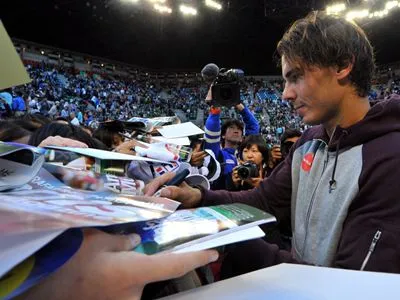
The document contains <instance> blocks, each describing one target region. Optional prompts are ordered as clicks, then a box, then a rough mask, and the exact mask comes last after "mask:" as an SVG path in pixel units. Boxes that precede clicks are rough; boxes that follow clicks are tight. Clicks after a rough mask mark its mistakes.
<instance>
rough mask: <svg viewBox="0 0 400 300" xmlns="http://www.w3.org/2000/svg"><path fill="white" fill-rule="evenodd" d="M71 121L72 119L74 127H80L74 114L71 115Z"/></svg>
mask: <svg viewBox="0 0 400 300" xmlns="http://www.w3.org/2000/svg"><path fill="white" fill-rule="evenodd" d="M69 119H70V122H71V124H72V125H74V126H79V125H80V124H79V121H78V119H77V117H76V116H75V113H74V112H71V113H70V114H69Z"/></svg>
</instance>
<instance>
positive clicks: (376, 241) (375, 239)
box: [360, 230, 382, 271]
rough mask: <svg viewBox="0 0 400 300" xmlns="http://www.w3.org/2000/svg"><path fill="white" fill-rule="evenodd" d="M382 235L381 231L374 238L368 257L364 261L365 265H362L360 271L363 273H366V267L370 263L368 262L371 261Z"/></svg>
mask: <svg viewBox="0 0 400 300" xmlns="http://www.w3.org/2000/svg"><path fill="white" fill-rule="evenodd" d="M381 235H382V231H380V230H378V231H377V232H376V233H375V235H374V238H373V239H372V242H371V245H370V246H369V250H368V253H367V256H365V258H364V261H363V263H362V265H361V269H360V270H361V271H364V269H365V266H366V265H367V263H368V261H369V259H370V257H371V254H372V253H373V252H374V250H375V246H376V244H377V243H378V241H379V239H380V238H381Z"/></svg>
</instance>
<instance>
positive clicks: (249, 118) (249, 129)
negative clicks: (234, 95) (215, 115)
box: [240, 107, 260, 135]
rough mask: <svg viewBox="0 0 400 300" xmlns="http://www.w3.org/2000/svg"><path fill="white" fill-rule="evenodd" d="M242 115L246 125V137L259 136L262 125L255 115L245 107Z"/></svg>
mask: <svg viewBox="0 0 400 300" xmlns="http://www.w3.org/2000/svg"><path fill="white" fill-rule="evenodd" d="M240 115H241V116H242V118H243V122H244V124H245V126H246V127H245V130H246V132H245V135H252V134H259V133H260V125H259V124H258V121H257V120H256V118H255V117H254V115H253V114H252V113H251V112H250V110H249V109H248V108H247V107H245V108H244V109H243V110H242V111H241V112H240Z"/></svg>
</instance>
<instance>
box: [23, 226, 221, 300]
mask: <svg viewBox="0 0 400 300" xmlns="http://www.w3.org/2000/svg"><path fill="white" fill-rule="evenodd" d="M139 243H140V237H139V236H138V235H130V236H119V235H110V234H107V233H104V232H101V231H98V230H94V229H86V230H84V241H83V244H82V246H81V248H80V249H79V251H78V252H77V253H76V254H75V255H74V256H73V257H72V258H71V259H70V260H69V261H68V262H67V263H66V264H65V265H64V266H62V267H61V268H60V269H59V270H58V271H56V272H55V273H54V274H52V275H50V276H49V277H48V278H47V279H45V280H44V281H43V282H42V283H40V284H39V285H37V286H35V287H33V288H32V289H30V290H29V291H28V292H26V293H25V294H23V295H22V296H20V297H19V298H18V299H34V300H36V299H58V300H64V299H65V300H67V299H68V300H69V299H75V300H78V299H98V300H101V299H122V300H124V299H132V300H133V299H140V297H141V294H142V291H143V288H144V286H145V285H146V284H148V283H150V282H155V281H162V280H167V279H172V278H178V277H181V276H183V275H185V274H186V273H188V272H189V271H191V270H193V269H196V268H198V267H200V266H203V265H206V264H208V263H210V262H213V261H215V260H217V259H218V253H217V252H216V251H214V250H208V251H200V252H191V253H184V254H171V253H169V254H156V255H151V256H148V255H144V254H139V253H136V252H133V251H132V249H133V248H134V247H136V246H137V245H139Z"/></svg>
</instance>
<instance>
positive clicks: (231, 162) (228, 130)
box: [204, 89, 260, 190]
mask: <svg viewBox="0 0 400 300" xmlns="http://www.w3.org/2000/svg"><path fill="white" fill-rule="evenodd" d="M211 101H212V93H211V89H210V90H209V92H208V95H207V98H206V102H211ZM235 108H236V110H237V111H238V112H239V114H240V115H241V116H242V119H243V121H244V125H243V123H242V122H241V121H239V120H235V119H229V120H227V121H225V122H224V124H223V125H222V127H221V120H220V114H221V109H220V108H219V107H216V106H213V105H212V106H211V108H210V114H209V116H208V118H207V121H206V125H205V135H204V138H205V141H206V143H205V148H206V149H211V150H212V151H213V152H214V154H215V157H216V158H217V160H218V161H219V162H220V163H221V176H220V178H219V179H218V180H216V181H215V182H214V183H213V185H212V187H211V188H212V189H213V190H221V189H226V187H227V181H228V180H230V178H231V174H232V170H233V168H234V167H236V166H237V164H238V163H237V159H236V156H235V152H236V149H237V148H238V146H239V145H240V143H241V142H242V139H243V135H244V133H245V134H246V135H251V134H258V133H259V131H260V126H259V124H258V121H257V120H256V118H255V117H254V115H253V114H252V113H251V112H250V110H249V109H248V108H247V107H245V106H244V105H243V104H242V103H239V104H237V105H235Z"/></svg>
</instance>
